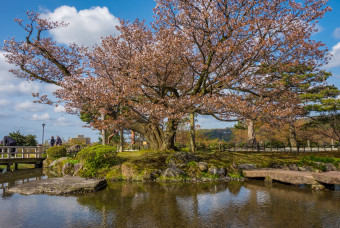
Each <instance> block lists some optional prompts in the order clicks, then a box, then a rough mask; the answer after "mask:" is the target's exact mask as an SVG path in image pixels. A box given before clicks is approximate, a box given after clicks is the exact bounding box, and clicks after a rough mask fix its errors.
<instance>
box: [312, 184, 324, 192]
mask: <svg viewBox="0 0 340 228" xmlns="http://www.w3.org/2000/svg"><path fill="white" fill-rule="evenodd" d="M312 189H313V190H315V191H321V190H324V189H325V186H324V185H322V184H313V185H312Z"/></svg>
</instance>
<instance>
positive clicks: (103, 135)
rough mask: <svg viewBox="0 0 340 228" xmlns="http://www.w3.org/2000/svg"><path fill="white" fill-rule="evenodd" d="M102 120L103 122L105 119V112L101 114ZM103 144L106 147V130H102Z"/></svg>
mask: <svg viewBox="0 0 340 228" xmlns="http://www.w3.org/2000/svg"><path fill="white" fill-rule="evenodd" d="M101 118H102V120H104V119H105V114H104V112H102V113H101ZM102 144H103V145H106V131H105V129H104V128H103V129H102Z"/></svg>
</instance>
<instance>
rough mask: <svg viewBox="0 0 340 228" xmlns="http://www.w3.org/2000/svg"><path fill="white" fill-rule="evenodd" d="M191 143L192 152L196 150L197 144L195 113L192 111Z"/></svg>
mask: <svg viewBox="0 0 340 228" xmlns="http://www.w3.org/2000/svg"><path fill="white" fill-rule="evenodd" d="M190 145H191V152H192V153H195V152H196V144H195V113H190Z"/></svg>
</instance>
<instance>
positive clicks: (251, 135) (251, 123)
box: [246, 119, 257, 146]
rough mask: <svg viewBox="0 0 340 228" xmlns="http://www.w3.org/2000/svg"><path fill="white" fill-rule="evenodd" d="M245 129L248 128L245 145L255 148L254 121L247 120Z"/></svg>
mask: <svg viewBox="0 0 340 228" xmlns="http://www.w3.org/2000/svg"><path fill="white" fill-rule="evenodd" d="M246 122H247V127H248V136H247V145H248V146H256V144H257V143H256V138H255V127H254V121H253V120H251V119H247V120H246Z"/></svg>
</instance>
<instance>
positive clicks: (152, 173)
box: [143, 169, 161, 181]
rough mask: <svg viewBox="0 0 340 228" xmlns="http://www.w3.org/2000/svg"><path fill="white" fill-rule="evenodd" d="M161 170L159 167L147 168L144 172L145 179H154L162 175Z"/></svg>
mask: <svg viewBox="0 0 340 228" xmlns="http://www.w3.org/2000/svg"><path fill="white" fill-rule="evenodd" d="M160 173H161V171H160V170H158V169H147V170H144V172H143V180H146V181H148V180H154V179H156V178H157V177H158V176H159V175H160Z"/></svg>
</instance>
